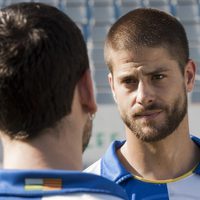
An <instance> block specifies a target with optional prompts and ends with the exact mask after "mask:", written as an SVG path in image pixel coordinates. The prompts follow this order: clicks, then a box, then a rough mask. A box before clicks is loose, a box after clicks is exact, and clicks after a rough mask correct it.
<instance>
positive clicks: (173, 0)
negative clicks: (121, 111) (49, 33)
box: [0, 0, 200, 165]
mask: <svg viewBox="0 0 200 200" xmlns="http://www.w3.org/2000/svg"><path fill="white" fill-rule="evenodd" d="M23 1H25V2H30V1H33V0H23ZM34 1H35V2H43V3H48V4H51V5H54V6H56V7H57V8H59V9H60V10H62V11H63V12H65V13H67V14H68V15H69V16H70V17H71V18H72V19H73V20H74V21H75V22H76V23H77V25H78V26H79V27H80V29H81V30H82V33H83V35H84V38H85V41H86V42H87V46H88V52H89V57H90V63H91V67H92V71H93V77H94V82H95V86H96V87H95V90H96V97H97V103H98V104H99V112H98V113H97V116H96V119H95V126H94V136H93V139H92V141H91V143H90V148H93V149H94V148H96V152H97V153H94V151H93V154H94V156H95V157H96V159H97V158H98V155H100V154H102V153H103V151H104V150H105V148H106V147H107V145H108V143H110V141H111V140H113V139H115V138H120V137H121V138H123V126H122V124H121V122H120V117H119V116H118V112H117V111H116V106H115V105H114V101H113V97H112V94H111V91H110V87H109V84H108V80H107V73H108V70H107V67H106V66H105V63H104V58H103V44H104V39H105V35H106V33H107V31H108V29H109V27H110V26H111V24H112V23H113V22H114V21H115V20H116V19H118V18H119V17H120V16H122V15H123V14H125V13H127V12H128V11H130V10H132V9H135V8H139V7H151V8H156V9H160V10H163V11H165V12H168V13H170V14H171V15H173V16H175V17H176V18H177V19H179V20H180V21H181V22H182V24H183V25H184V27H185V30H186V33H187V35H188V40H189V46H190V57H191V58H193V59H194V60H195V61H196V63H197V67H198V68H197V76H196V77H197V78H196V86H195V88H194V90H193V92H192V93H191V94H190V95H189V104H190V110H189V113H190V115H191V117H190V118H191V119H190V120H191V121H190V122H191V123H192V125H191V129H192V131H196V129H197V128H198V127H197V125H198V122H197V117H195V115H196V114H197V113H196V114H195V112H197V111H198V112H200V109H199V108H200V0H34ZM18 2H22V1H20V0H0V7H4V6H6V5H9V4H11V3H18ZM110 120H112V121H110ZM195 120H196V121H195ZM193 127H195V128H193ZM197 134H198V133H197ZM97 147H98V148H97ZM90 148H89V149H90ZM89 154H90V153H89V150H88V151H87V152H86V165H87V164H89V163H90V162H92V161H93V160H94V156H88V155H89Z"/></svg>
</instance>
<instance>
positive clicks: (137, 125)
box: [121, 90, 187, 142]
mask: <svg viewBox="0 0 200 200" xmlns="http://www.w3.org/2000/svg"><path fill="white" fill-rule="evenodd" d="M156 109H160V110H162V113H165V118H164V120H162V121H157V122H156V121H155V120H152V121H145V122H143V123H142V122H141V121H140V120H137V119H135V118H136V114H134V115H128V114H126V113H123V114H121V117H122V120H123V121H124V123H125V124H126V126H127V127H128V128H129V129H130V130H131V131H132V133H133V134H135V136H136V137H137V138H138V139H140V140H142V141H144V142H157V141H160V140H162V139H164V138H166V137H167V136H169V135H171V134H172V133H173V132H174V131H175V130H176V129H177V127H178V126H179V124H180V123H181V121H182V120H183V118H184V117H185V115H186V113H187V95H186V91H185V90H184V95H183V97H182V98H181V97H178V96H177V97H176V99H175V100H174V101H173V102H172V103H171V104H170V105H162V104H158V103H154V104H151V105H150V106H148V107H146V108H145V109H143V110H142V112H145V111H151V110H156ZM138 112H139V111H138ZM134 116H135V117H134Z"/></svg>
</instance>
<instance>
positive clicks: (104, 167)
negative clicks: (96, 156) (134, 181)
mask: <svg viewBox="0 0 200 200" xmlns="http://www.w3.org/2000/svg"><path fill="white" fill-rule="evenodd" d="M124 143H125V141H123V142H120V141H114V142H113V143H112V144H111V145H110V146H109V148H108V150H107V151H106V153H105V155H104V156H103V158H102V162H101V174H102V176H104V177H107V178H108V179H110V180H112V181H114V182H116V183H120V182H122V181H124V180H126V179H128V178H130V177H132V174H130V173H129V172H128V171H127V170H126V169H125V167H124V166H123V165H122V163H121V162H120V161H119V159H118V157H117V153H116V151H117V149H119V148H120V147H121V146H122V145H123V144H124Z"/></svg>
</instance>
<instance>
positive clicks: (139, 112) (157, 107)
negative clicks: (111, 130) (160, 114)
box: [133, 103, 166, 117]
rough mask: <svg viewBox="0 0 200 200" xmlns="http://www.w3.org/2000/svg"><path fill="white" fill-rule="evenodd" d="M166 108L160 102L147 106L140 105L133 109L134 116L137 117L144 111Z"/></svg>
mask: <svg viewBox="0 0 200 200" xmlns="http://www.w3.org/2000/svg"><path fill="white" fill-rule="evenodd" d="M165 109H166V108H165V107H164V106H163V105H162V104H159V103H153V104H150V105H148V106H146V107H139V108H136V109H135V110H134V111H133V117H137V116H138V115H142V114H143V113H147V112H151V111H154V110H165Z"/></svg>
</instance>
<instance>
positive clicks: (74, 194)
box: [0, 170, 127, 200]
mask: <svg viewBox="0 0 200 200" xmlns="http://www.w3.org/2000/svg"><path fill="white" fill-rule="evenodd" d="M20 199H21V200H31V199H34V200H69V199H70V200H100V199H101V200H106V199H107V200H122V199H127V196H126V194H125V192H124V190H123V189H122V188H121V187H120V186H118V185H117V184H115V183H113V182H111V181H109V180H107V179H105V178H103V177H100V176H96V175H94V174H89V173H82V172H77V171H64V170H34V171H33V170H0V200H20Z"/></svg>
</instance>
